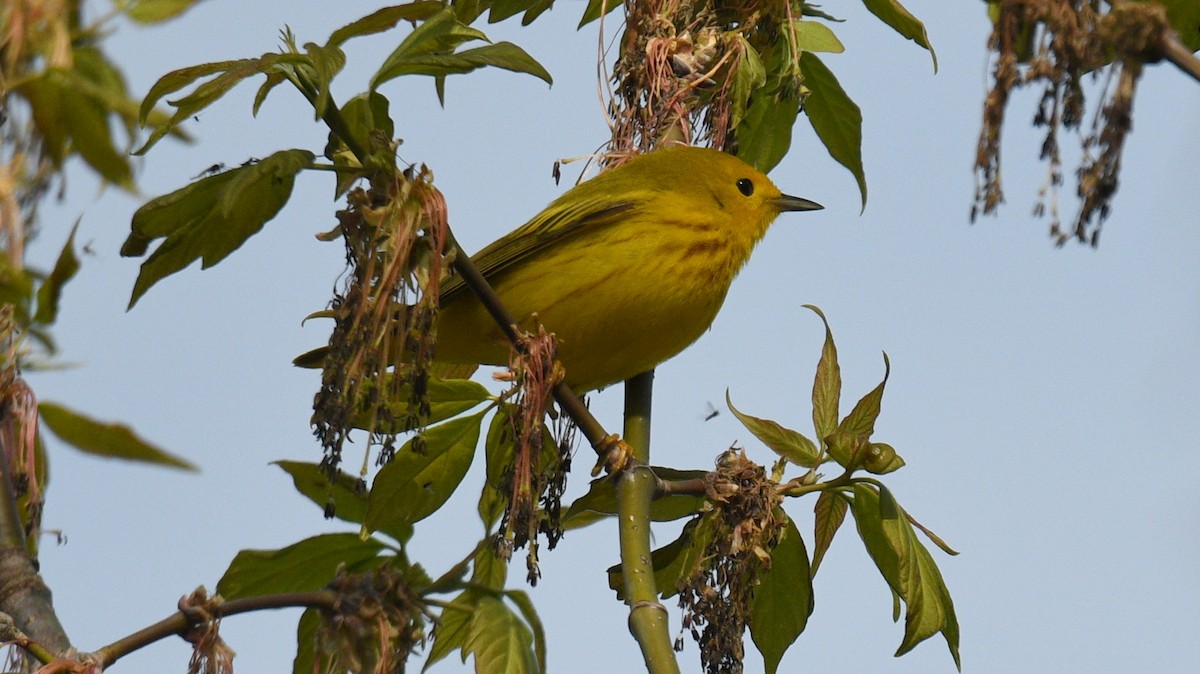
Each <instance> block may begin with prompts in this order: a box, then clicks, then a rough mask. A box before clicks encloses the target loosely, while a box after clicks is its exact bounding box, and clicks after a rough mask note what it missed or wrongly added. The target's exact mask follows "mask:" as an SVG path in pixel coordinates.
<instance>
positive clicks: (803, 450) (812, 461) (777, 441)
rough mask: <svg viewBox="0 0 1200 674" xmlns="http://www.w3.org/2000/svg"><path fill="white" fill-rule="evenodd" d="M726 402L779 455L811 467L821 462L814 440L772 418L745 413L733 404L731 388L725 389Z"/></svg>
mask: <svg viewBox="0 0 1200 674" xmlns="http://www.w3.org/2000/svg"><path fill="white" fill-rule="evenodd" d="M725 404H726V405H728V406H729V411H730V412H733V416H735V417H737V419H738V421H740V422H742V425H743V426H745V427H746V430H748V431H750V432H751V433H753V434H754V437H756V438H758V439H759V440H761V441H762V443H763V444H764V445H766V446H767V447H769V448H770V449H771V451H773V452H775V453H776V454H778V455H779V456H782V457H783V458H785V459H787V460H788V461H791V462H792V463H794V464H796V465H797V466H804V467H805V468H811V467H813V466H816V465H819V464H820V463H821V452H820V451H819V450H818V449H817V446H816V444H814V443H813V441H812V440H809V439H808V438H806V437H804V435H803V434H801V433H798V432H796V431H793V430H792V429H790V428H787V427H785V426H782V425H780V424H779V423H778V422H776V421H772V420H771V419H761V418H759V417H755V416H751V415H749V414H743V413H742V412H741V411H739V410H738V408H736V407H734V406H733V400H731V399H730V398H729V389H726V390H725Z"/></svg>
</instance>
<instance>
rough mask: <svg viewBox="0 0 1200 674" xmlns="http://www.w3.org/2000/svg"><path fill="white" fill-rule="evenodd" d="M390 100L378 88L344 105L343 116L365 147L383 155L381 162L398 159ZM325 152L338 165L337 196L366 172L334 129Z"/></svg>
mask: <svg viewBox="0 0 1200 674" xmlns="http://www.w3.org/2000/svg"><path fill="white" fill-rule="evenodd" d="M389 107H390V103H389V101H388V99H387V98H385V97H384V96H383V94H380V93H378V92H374V91H373V92H368V93H362V94H358V95H357V96H354V97H353V98H351V99H350V100H348V101H346V104H345V105H343V106H342V110H341V112H342V119H344V120H346V126H347V127H348V128H349V132H350V135H351V136H352V137H353V140H354V141H355V142H356V143H357V144H358V146H359V147H361V148H366V149H367V150H368V151H369V152H372V153H374V154H375V155H376V156H378V157H379V159H380V161H381V163H385V164H386V163H389V162H394V161H395V150H394V149H392V147H391V146H390V143H389V142H381V140H382V139H387V141H390V140H391V139H392V138H394V137H395V135H396V127H395V123H394V122H393V121H392V117H391V114H390V113H389ZM325 156H326V157H328V158H329V159H331V160H333V163H334V165H335V166H337V167H338V169H339V170H338V174H337V177H338V179H337V185H336V187H335V191H334V197H335V198H336V197H341V196H342V195H343V194H345V193H346V192H347V191H348V190H349V189H350V186H351V185H352V184H354V181H355V180H357V179H358V178H359V177H360V176H362V175H363V174H364V172H365V169H364V168H363V166H362V165H361V163H360V162H359V159H358V157H355V156H354V155H353V154H352V153H351V152H350V151H349V150H348V149H347V147H346V144H345V142H344V141H343V139H342V138H340V137H339V136H338V135H337V134H336V133H334V132H333V131H330V132H329V140H328V142H327V143H326V145H325Z"/></svg>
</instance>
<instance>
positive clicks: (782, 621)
mask: <svg viewBox="0 0 1200 674" xmlns="http://www.w3.org/2000/svg"><path fill="white" fill-rule="evenodd" d="M812 612H813V592H812V573H811V571H810V570H809V566H808V552H807V551H806V550H805V549H804V539H803V538H801V537H800V531H799V530H798V529H797V528H796V523H795V522H793V521H792V520H790V519H789V520H788V523H787V526H786V527H785V528H784V530H783V533H782V534H781V536H780V538H779V542H778V543H777V544H776V545H775V547H774V548H772V549H771V566H770V568H769V569H767V571H766V572H765V573H763V574H762V575H761V576H760V577H759V582H758V587H755V588H754V597H753V598H752V599H751V600H750V619H749V621H748V623H749V627H750V637H751V638H752V639H754V645H755V646H757V647H758V652H759V653H761V654H762V656H763V667H764V669H766V672H767V674H775V671H776V670H777V669H778V668H779V661H780V660H782V659H783V654H784V653H785V652H787V649H788V647H789V646H791V645H792V643H794V642H795V641H796V637H798V636H800V633H801V632H803V631H804V626H805V625H807V624H808V616H810V615H812Z"/></svg>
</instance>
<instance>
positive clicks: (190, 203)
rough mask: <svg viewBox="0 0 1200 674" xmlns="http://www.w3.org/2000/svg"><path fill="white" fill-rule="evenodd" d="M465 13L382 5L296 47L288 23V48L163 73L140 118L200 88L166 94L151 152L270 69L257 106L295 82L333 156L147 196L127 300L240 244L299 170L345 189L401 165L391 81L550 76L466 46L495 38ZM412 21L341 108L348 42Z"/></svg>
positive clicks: (504, 49) (304, 155)
mask: <svg viewBox="0 0 1200 674" xmlns="http://www.w3.org/2000/svg"><path fill="white" fill-rule="evenodd" d="M462 11H465V10H459V9H458V8H457V7H452V6H448V5H445V4H443V3H441V2H432V1H424V0H422V1H418V2H412V3H409V4H404V5H396V6H391V7H385V8H383V9H379V10H377V11H375V12H373V13H371V14H369V15H367V16H365V17H363V18H361V19H358V20H357V21H354V22H352V23H350V24H347V25H345V26H343V27H341V28H339V29H337V30H335V31H334V32H333V33H332V34H331V35H330V36H329V38H328V39H327V40H326V41H325V43H324V44H322V45H318V44H316V43H312V42H309V43H305V44H304V45H303V47H298V46H297V45H296V42H295V40H294V39H293V37H292V36H291V34H290V33H286V32H285V33H284V36H283V42H284V45H283V49H282V50H281V51H279V52H268V53H265V54H263V55H262V56H259V57H257V58H248V59H240V60H234V61H220V62H215V63H205V64H201V65H196V66H191V67H188V68H182V69H180V70H176V71H173V72H171V73H168V74H166V75H164V76H163V77H161V78H159V80H158V81H157V82H156V83H155V84H154V86H153V87H151V89H150V92H149V93H148V94H147V96H146V99H145V100H144V101H143V103H142V106H141V110H140V113H141V119H142V121H143V122H146V121H148V119H149V115H150V114H151V111H153V110H154V106H155V105H157V104H158V103H159V102H160V101H162V100H164V99H165V97H167V96H169V95H171V94H173V93H175V92H178V91H180V90H183V89H185V88H187V87H192V88H191V91H190V92H189V93H187V94H186V95H184V96H180V97H179V98H174V99H169V100H167V101H166V102H167V105H169V106H170V107H171V108H173V109H174V112H173V113H172V115H171V117H170V119H169V120H167V121H166V122H165V123H164V124H163V125H161V126H159V127H158V128H157V129H155V131H154V132H153V133H152V134H151V135H150V137H149V138H148V139H147V141H146V143H145V144H144V145H143V146H142V147H141V148H140V149H139V150H138V153H143V152H146V151H147V150H149V149H150V147H152V146H153V145H154V144H155V143H157V142H158V141H159V140H160V139H162V138H163V136H164V135H165V134H167V133H169V132H171V131H172V130H175V129H177V128H178V127H179V126H180V125H181V124H183V123H184V122H185V121H187V120H188V119H191V118H192V117H194V116H195V115H196V114H197V113H199V112H200V111H201V110H203V109H205V108H207V107H208V106H210V105H212V104H213V103H215V102H216V101H218V100H219V99H220V98H221V97H222V96H224V95H225V94H226V93H228V92H229V90H230V89H232V88H233V87H234V86H236V85H237V84H239V83H240V82H242V81H243V80H245V79H247V78H250V77H254V76H257V75H262V76H264V78H265V80H264V81H263V83H262V84H261V85H260V87H259V89H258V92H257V94H256V95H255V98H254V107H253V112H254V113H257V112H258V109H259V108H260V106H261V105H262V104H263V102H264V101H265V100H266V99H267V96H268V95H269V94H270V93H271V91H272V90H274V88H275V87H276V86H278V85H279V84H281V83H283V82H289V83H291V84H292V85H293V86H295V87H296V88H297V89H298V90H299V91H300V92H301V93H302V94H303V95H304V96H305V97H306V98H307V99H308V100H309V102H310V103H311V104H312V106H313V109H314V111H315V113H316V116H317V117H318V118H319V119H322V120H324V121H325V122H326V124H327V125H328V126H329V129H330V134H329V135H330V138H329V143H328V144H327V146H326V153H325V154H326V156H327V158H328V159H330V160H331V161H333V162H334V163H333V166H329V165H318V164H316V155H315V154H314V153H312V152H310V151H308V150H303V149H291V150H281V151H279V152H276V153H274V154H272V155H270V156H269V157H266V158H264V159H261V160H249V161H247V162H246V163H245V164H243V165H242V166H240V167H237V168H233V169H231V170H228V171H219V172H216V173H215V174H213V175H208V176H205V177H203V178H201V179H199V180H197V181H195V182H192V183H191V184H189V185H187V186H186V187H183V188H181V189H179V190H176V191H175V192H171V193H170V194H166V195H163V196H161V197H158V198H157V199H154V200H152V201H150V202H149V203H147V204H146V205H144V206H143V207H142V208H140V209H139V210H138V211H137V213H135V214H134V217H133V224H132V232H131V233H130V235H129V238H128V239H127V240H126V242H125V245H124V246H123V247H122V249H121V253H122V254H123V255H127V256H132V257H140V256H142V255H145V254H146V252H147V251H148V249H149V246H150V245H151V244H152V243H154V242H155V241H160V243H159V245H158V247H157V248H156V249H155V250H154V252H153V253H152V254H151V255H150V256H149V258H147V259H146V261H145V262H144V263H143V264H142V267H141V272H140V274H139V275H138V280H137V282H136V283H135V285H134V289H133V294H132V296H131V298H130V306H131V307H132V306H133V304H135V303H136V302H137V301H138V299H139V298H140V297H141V296H142V295H143V294H144V293H145V292H146V291H147V290H149V289H150V287H152V286H153V285H154V284H156V283H157V282H158V281H160V280H162V279H163V278H165V277H167V276H170V275H171V274H174V273H175V272H177V271H180V270H182V269H184V268H186V267H187V266H189V265H191V264H192V263H193V262H195V261H196V260H202V261H203V266H204V267H205V268H208V267H211V266H212V265H214V264H216V263H218V262H220V261H221V260H222V259H224V258H225V257H226V256H227V255H229V254H230V253H232V252H233V251H234V250H237V248H239V247H240V246H241V245H242V244H243V243H245V242H246V240H247V239H248V238H249V237H250V236H252V235H254V234H255V233H257V232H258V231H260V230H261V229H262V227H263V226H264V225H265V224H266V222H268V221H269V220H271V219H272V218H274V217H275V216H276V215H277V214H278V213H279V211H280V209H282V207H283V206H284V205H285V204H286V203H287V201H288V200H289V199H290V197H291V194H292V189H293V187H294V184H295V178H296V176H297V175H298V174H299V173H300V172H301V171H302V170H304V169H311V168H321V169H329V168H332V169H334V170H335V171H337V175H338V188H337V189H338V191H339V193H340V192H342V191H344V190H345V188H346V186H347V185H348V184H349V182H351V181H353V180H354V179H356V178H358V177H361V176H363V175H366V174H367V173H368V172H370V171H374V170H390V171H395V170H397V169H396V159H395V153H394V146H393V145H391V144H390V141H391V137H390V135H389V136H388V137H387V138H386V139H384V142H376V141H375V139H376V138H378V137H379V136H380V132H381V131H386V132H388V133H389V134H390V132H391V131H392V130H393V129H394V124H393V122H392V120H391V118H390V117H389V116H388V112H387V111H388V101H387V99H386V98H385V97H384V96H383V95H382V94H380V93H379V92H378V88H379V87H380V86H382V85H384V84H386V83H387V82H390V81H391V80H393V79H395V78H397V77H401V76H405V75H426V76H429V77H432V78H434V82H435V86H436V89H437V93H438V96H439V98H444V94H445V78H446V77H447V76H448V75H454V74H462V73H468V72H471V71H473V70H476V69H478V68H482V67H486V66H491V67H496V68H501V69H504V70H510V71H513V72H521V73H528V74H531V75H534V76H535V77H538V78H540V79H542V80H545V81H546V82H547V83H549V82H550V81H551V78H550V74H549V73H548V72H546V70H545V68H543V67H542V66H541V65H540V64H539V63H538V62H537V61H535V60H534V59H533V58H532V57H531V56H529V54H528V53H526V52H525V51H524V50H523V49H521V48H520V47H518V46H516V45H514V44H512V43H509V42H497V43H490V42H489V43H488V44H485V45H483V46H479V47H472V48H469V49H462V47H463V45H466V44H468V43H471V42H478V41H484V42H488V40H487V36H486V35H485V34H484V33H482V32H481V31H479V30H477V29H475V28H472V27H470V26H469V25H467V24H466V23H464V21H463V19H462V18H461V16H460V15H461V13H462ZM470 18H474V16H471V17H470ZM404 21H409V22H414V23H416V28H414V29H413V30H412V31H411V32H409V33H408V35H407V36H406V37H405V38H404V39H403V40H402V41H401V42H400V44H399V45H398V46H397V47H396V48H395V49H394V50H392V52H391V54H389V55H388V57H387V58H386V59H384V61H383V63H382V65H381V66H380V67H379V69H378V70H377V71H376V72H375V74H373V75H372V76H371V78H370V82H369V84H370V89H369V90H368V91H367V92H364V93H363V94H360V95H359V96H356V97H354V98H352V99H351V100H350V101H349V102H347V103H346V105H345V106H342V107H339V106H337V104H336V103H334V102H333V100H332V98H331V96H330V93H329V91H330V85H331V83H332V81H333V79H334V77H336V76H337V75H338V73H339V72H341V70H342V68H343V66H344V65H345V61H346V56H345V53H344V52H343V51H342V46H343V45H344V44H345V43H346V42H347V41H349V40H351V39H353V38H358V37H363V36H367V35H373V34H378V33H383V32H386V31H389V30H392V29H395V28H396V27H397V25H399V24H400V23H401V22H404ZM214 205H215V206H216V208H214V207H213V206H214Z"/></svg>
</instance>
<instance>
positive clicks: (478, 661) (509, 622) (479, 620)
mask: <svg viewBox="0 0 1200 674" xmlns="http://www.w3.org/2000/svg"><path fill="white" fill-rule="evenodd" d="M462 652H463V660H464V662H465V661H466V656H467V655H468V654H470V655H474V656H475V671H476V672H497V673H500V672H503V673H504V674H536V673H537V672H538V671H540V670H539V669H538V661H537V656H536V655H535V654H534V652H533V635H532V634H531V633H530V631H529V627H528V626H527V625H526V624H525V623H524V622H523V621H522V620H521V619H520V618H519V617H517V615H516V614H515V613H513V612H512V611H511V610H509V608H508V606H506V605H505V604H504V602H503V601H501V600H499V599H497V598H495V597H491V596H483V597H480V598H479V602H478V603H477V604H476V605H475V611H474V612H473V613H472V614H471V626H470V628H469V629H468V631H467V637H466V640H465V641H464V642H463V645H462Z"/></svg>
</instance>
